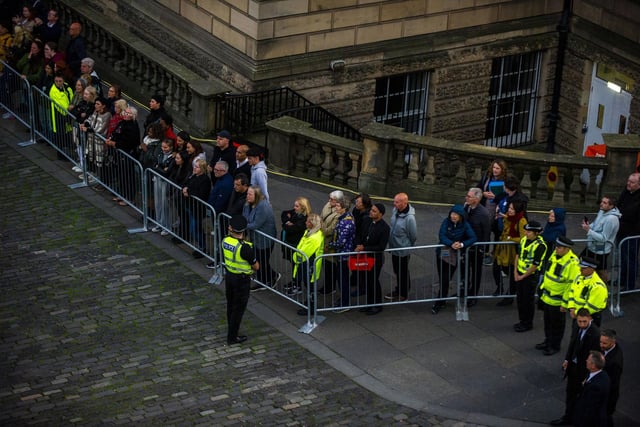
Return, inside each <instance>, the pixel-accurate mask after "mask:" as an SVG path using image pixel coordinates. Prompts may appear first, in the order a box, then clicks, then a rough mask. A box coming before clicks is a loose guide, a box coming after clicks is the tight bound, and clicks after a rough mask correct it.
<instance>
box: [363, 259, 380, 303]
mask: <svg viewBox="0 0 640 427" xmlns="http://www.w3.org/2000/svg"><path fill="white" fill-rule="evenodd" d="M383 265H384V258H376V261H375V263H374V265H373V268H372V269H371V270H369V271H367V272H366V281H367V305H371V304H379V303H381V302H382V286H381V285H380V273H381V272H382V266H383Z"/></svg>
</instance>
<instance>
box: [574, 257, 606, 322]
mask: <svg viewBox="0 0 640 427" xmlns="http://www.w3.org/2000/svg"><path fill="white" fill-rule="evenodd" d="M579 265H580V275H579V276H578V277H577V278H576V280H575V281H574V282H573V284H572V285H571V289H570V290H569V295H568V298H567V307H566V308H567V310H569V314H570V315H571V318H572V319H575V318H576V313H577V311H578V310H579V309H581V308H583V307H584V308H586V309H587V310H589V313H591V317H592V318H593V323H595V324H596V325H597V326H598V327H600V324H601V322H602V311H603V310H604V309H605V308H606V307H607V299H608V298H609V291H608V290H607V285H606V284H605V283H604V281H603V280H602V279H601V278H600V276H598V273H596V270H597V269H598V263H597V261H596V260H595V259H593V258H589V257H582V259H581V260H580V264H579Z"/></svg>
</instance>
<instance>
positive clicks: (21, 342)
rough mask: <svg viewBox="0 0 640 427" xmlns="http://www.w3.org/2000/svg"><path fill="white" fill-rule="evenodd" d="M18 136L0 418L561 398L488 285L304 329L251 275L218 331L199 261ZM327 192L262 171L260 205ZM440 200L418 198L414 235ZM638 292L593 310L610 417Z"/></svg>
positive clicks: (13, 140) (461, 413) (551, 412)
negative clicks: (264, 188)
mask: <svg viewBox="0 0 640 427" xmlns="http://www.w3.org/2000/svg"><path fill="white" fill-rule="evenodd" d="M26 135H28V134H26V133H24V132H23V130H22V129H21V128H20V127H18V126H17V125H15V124H12V123H10V124H7V121H3V123H1V124H0V141H1V142H0V155H2V158H3V160H4V164H5V168H3V170H2V172H1V177H2V178H1V181H0V188H1V192H0V194H1V195H2V201H3V209H2V217H1V218H2V219H1V220H0V233H1V239H2V257H0V271H1V273H0V279H1V283H2V287H3V289H2V297H1V298H0V328H1V329H0V330H1V331H2V332H0V354H1V356H0V371H1V374H0V378H1V385H0V405H1V408H2V411H1V414H0V423H2V424H4V425H29V424H41V425H73V424H75V425H116V424H125V425H132V424H137V425H150V424H156V425H239V424H246V425H255V424H263V425H284V424H287V425H337V424H344V425H367V426H368V425H380V426H387V425H421V426H422V425H447V426H448V425H460V426H462V425H491V426H493V425H504V426H514V425H528V424H531V425H534V424H535V423H540V422H547V421H548V420H550V419H553V418H556V417H557V416H559V415H560V414H561V412H562V408H563V403H562V399H563V392H564V383H563V382H562V381H561V379H562V376H561V371H560V368H559V366H560V363H561V356H560V355H558V357H555V356H554V357H550V358H546V357H543V356H541V355H540V353H539V352H538V351H536V350H534V349H533V344H534V343H535V342H538V341H539V339H540V335H541V331H542V327H541V318H540V316H539V315H537V316H536V327H535V329H534V332H533V333H530V334H515V333H513V332H512V330H511V324H512V323H513V322H514V319H515V308H514V307H512V308H507V309H504V310H498V309H497V308H496V307H495V305H494V303H492V302H491V301H483V302H481V303H480V304H479V305H478V306H476V307H474V308H473V309H472V311H471V313H470V319H471V321H469V322H456V321H455V316H454V314H453V313H452V312H451V311H450V310H449V311H447V312H443V313H441V314H440V315H439V316H432V315H431V314H430V311H429V309H428V307H426V306H425V305H424V304H418V305H403V306H396V307H389V308H387V309H386V310H385V311H384V312H383V313H382V314H381V315H378V316H375V317H373V318H372V317H367V316H362V315H361V314H360V313H357V311H355V312H353V311H352V312H349V313H345V314H342V315H333V314H329V315H328V316H327V320H326V321H325V322H324V323H322V324H321V325H320V326H319V327H318V328H317V329H316V330H315V331H314V332H313V333H312V334H311V335H305V334H301V333H299V332H297V329H298V327H299V326H300V325H301V324H302V323H303V320H301V318H300V317H299V316H297V315H295V307H294V306H293V304H291V303H289V302H286V301H283V300H282V299H280V298H278V297H277V296H276V295H274V294H270V293H268V292H261V293H257V294H253V295H252V299H251V302H250V310H249V312H248V313H247V316H246V318H245V321H244V322H243V331H244V332H246V334H247V335H249V336H250V341H249V342H248V343H247V345H244V346H231V347H229V346H226V345H225V344H224V342H225V337H226V321H225V314H224V313H225V302H224V295H223V293H222V292H221V290H222V288H220V287H213V286H211V285H208V284H207V283H206V279H208V277H209V275H210V270H206V269H205V268H204V263H203V262H202V261H198V260H193V259H192V258H191V256H190V253H189V252H188V251H185V250H183V249H181V248H180V247H177V246H174V245H172V244H171V243H170V242H169V240H168V239H166V238H162V237H160V236H159V235H157V234H153V233H143V234H128V233H127V228H136V227H139V226H140V218H139V217H137V216H136V215H134V214H133V213H132V211H131V210H130V209H128V208H121V207H119V206H117V205H114V204H113V203H112V202H111V201H110V197H106V196H105V195H104V194H101V193H97V192H95V191H93V190H92V189H89V188H85V189H79V190H70V189H68V188H67V186H66V185H67V184H70V183H76V182H77V178H76V176H75V175H74V174H71V173H70V172H69V167H68V166H69V164H68V163H62V162H59V161H56V160H53V159H55V154H54V152H53V150H52V149H51V148H50V147H47V146H45V145H43V144H38V145H35V146H30V147H25V148H21V147H17V142H18V141H19V140H21V139H24V138H25V137H26ZM328 191H329V190H328V189H326V188H323V187H320V186H318V185H315V184H312V183H306V182H300V181H298V180H293V179H291V178H283V177H277V176H272V177H271V179H270V193H271V194H274V195H275V196H273V198H274V210H275V211H276V212H280V211H281V210H282V209H284V208H285V207H289V205H290V204H291V202H292V200H293V198H294V197H295V195H297V194H304V195H306V196H310V197H309V198H310V199H311V202H312V206H314V207H319V206H320V205H321V203H323V202H324V201H325V200H326V193H327V192H328ZM280 195H283V196H282V197H280ZM389 206H390V204H389ZM447 210H448V209H447V208H446V207H434V206H419V207H418V211H419V219H420V223H419V228H420V230H421V232H422V233H424V234H423V235H422V236H421V241H422V239H424V242H425V243H426V242H433V241H434V240H433V239H434V235H433V234H434V228H435V229H437V225H439V223H440V221H441V219H442V218H443V217H444V215H446V212H447ZM576 217H580V218H581V215H576ZM422 230H424V231H422ZM575 232H576V233H578V230H576V231H575ZM570 235H571V232H570ZM575 237H579V234H578V235H576V236H575ZM639 300H640V298H638V297H637V296H633V297H627V298H625V299H623V303H624V310H625V317H623V318H618V319H613V318H611V316H609V315H607V316H605V318H604V324H605V325H606V326H607V327H613V328H615V329H616V330H617V331H618V334H619V336H620V337H621V338H622V339H621V341H622V344H623V345H624V350H625V359H626V360H627V365H626V367H625V373H624V376H623V389H622V397H621V401H620V403H619V416H618V418H617V421H618V422H617V425H619V426H630V425H637V422H636V424H634V421H633V420H639V419H640V408H638V405H635V404H634V403H635V399H634V397H635V396H637V395H638V394H639V393H638V391H639V390H638V381H637V380H638V378H640V375H639V371H640V369H639V368H638V367H637V364H634V363H633V361H634V360H636V359H637V358H638V357H639V356H640V344H639V343H638V334H637V332H636V331H637V330H638V326H639V325H638V320H639V319H640V313H639V312H638V301H639ZM565 345H566V343H565Z"/></svg>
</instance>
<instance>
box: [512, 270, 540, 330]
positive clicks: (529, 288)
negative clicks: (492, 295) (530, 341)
mask: <svg viewBox="0 0 640 427" xmlns="http://www.w3.org/2000/svg"><path fill="white" fill-rule="evenodd" d="M514 285H515V288H516V298H517V301H518V317H519V318H520V323H521V324H523V325H524V326H527V327H532V326H533V315H534V313H535V311H536V307H535V294H536V288H537V287H538V275H537V274H532V275H531V276H528V277H526V278H524V279H522V280H520V281H519V282H515V280H514Z"/></svg>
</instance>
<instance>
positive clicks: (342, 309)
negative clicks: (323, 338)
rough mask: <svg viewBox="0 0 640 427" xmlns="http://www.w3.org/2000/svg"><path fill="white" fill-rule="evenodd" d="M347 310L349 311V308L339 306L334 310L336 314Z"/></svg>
mask: <svg viewBox="0 0 640 427" xmlns="http://www.w3.org/2000/svg"><path fill="white" fill-rule="evenodd" d="M347 311H349V309H348V308H338V309H337V310H333V312H334V313H335V314H342V313H346V312H347Z"/></svg>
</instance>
